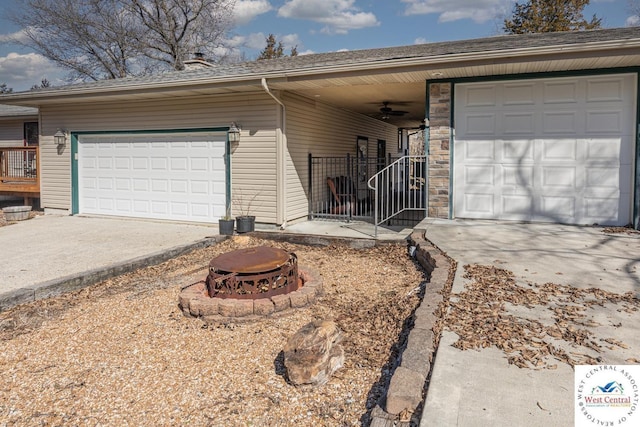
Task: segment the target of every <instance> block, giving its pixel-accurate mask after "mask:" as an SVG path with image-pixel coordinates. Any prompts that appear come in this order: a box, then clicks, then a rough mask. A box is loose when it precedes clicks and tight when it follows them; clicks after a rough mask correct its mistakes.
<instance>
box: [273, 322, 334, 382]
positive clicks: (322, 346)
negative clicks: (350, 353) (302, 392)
mask: <svg viewBox="0 0 640 427" xmlns="http://www.w3.org/2000/svg"><path fill="white" fill-rule="evenodd" d="M340 341H342V332H340V330H339V329H338V327H337V326H336V324H335V323H334V322H331V321H321V320H318V321H315V322H311V323H308V324H306V325H304V326H303V327H302V328H300V330H298V332H296V333H295V334H294V335H293V336H292V337H291V338H289V341H288V342H287V344H286V345H285V347H284V365H285V367H286V368H287V374H288V376H289V381H291V383H292V384H294V385H303V384H311V385H322V384H325V383H326V382H327V381H329V378H330V377H331V375H332V374H333V373H334V372H335V371H337V370H338V369H340V368H341V367H342V365H343V364H344V350H343V349H342V346H341V345H340Z"/></svg>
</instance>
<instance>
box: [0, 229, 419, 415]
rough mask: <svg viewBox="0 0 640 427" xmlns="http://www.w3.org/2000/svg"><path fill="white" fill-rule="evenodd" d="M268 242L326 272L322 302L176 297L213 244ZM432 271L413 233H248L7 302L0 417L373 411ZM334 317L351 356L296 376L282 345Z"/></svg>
mask: <svg viewBox="0 0 640 427" xmlns="http://www.w3.org/2000/svg"><path fill="white" fill-rule="evenodd" d="M263 244H268V245H271V246H275V247H280V248H283V249H285V250H291V251H294V252H295V253H296V254H297V255H298V259H299V262H300V266H301V268H304V266H308V267H311V268H314V269H316V270H317V271H318V272H320V273H321V275H322V276H323V280H324V290H325V295H324V296H323V297H322V298H320V300H319V301H318V302H317V303H316V304H315V305H313V306H310V307H307V308H304V309H299V310H295V311H290V312H288V314H286V315H284V316H280V317H274V318H268V319H264V320H260V321H257V322H255V323H247V324H239V325H230V326H223V325H220V326H206V325H205V324H204V323H203V322H202V321H201V320H199V319H191V318H187V317H184V316H183V314H182V312H181V311H180V309H179V308H178V294H179V292H180V288H181V287H182V286H185V285H188V284H191V283H193V282H195V281H198V280H201V279H204V277H205V276H206V273H207V265H208V263H209V261H210V260H211V258H213V257H214V256H216V255H218V254H220V253H223V252H227V251H230V250H235V249H240V248H244V247H251V246H257V245H263ZM424 280H425V279H424V274H423V272H422V271H421V270H420V269H419V268H418V267H417V266H416V264H415V263H414V262H413V260H412V259H410V258H409V257H408V256H407V248H406V245H405V244H404V243H399V244H392V245H384V246H379V247H376V248H371V249H362V250H355V249H350V248H347V247H345V246H329V247H311V246H302V245H294V244H289V243H283V242H272V241H264V240H258V239H256V238H253V237H247V236H242V237H237V238H234V239H231V240H227V241H225V242H223V243H221V244H219V245H216V246H214V247H210V248H206V249H200V250H197V251H194V252H192V253H190V254H188V255H185V256H181V257H178V258H175V259H173V260H171V261H168V262H165V263H163V264H160V265H158V266H153V267H148V268H145V269H141V270H138V271H136V272H133V273H129V274H126V275H123V276H119V277H117V278H114V279H111V280H108V281H105V282H102V283H100V284H98V285H95V286H92V287H90V288H87V289H84V290H82V291H79V292H76V293H73V294H67V295H64V296H61V297H57V298H52V299H49V300H43V301H38V302H35V303H31V304H27V305H23V306H20V307H15V308H13V309H11V310H9V311H6V312H3V313H0V339H1V340H2V348H1V350H0V372H1V375H0V425H16V426H18V425H28V426H32V425H76V426H84V425H88V426H94V425H117V426H126V425H131V426H141V425H152V426H167V425H197V426H200V425H210V426H288V425H291V426H293V425H295V426H323V425H324V426H355V425H361V424H362V423H364V424H365V425H366V424H367V421H368V417H369V413H370V410H371V409H372V408H373V407H374V406H375V404H376V403H377V401H378V399H379V397H380V396H381V394H382V393H383V391H384V388H385V386H386V385H387V383H388V381H389V379H390V374H391V373H392V372H390V368H392V366H393V363H394V360H395V359H396V357H397V355H398V350H399V348H398V346H399V345H401V344H402V341H403V339H404V337H405V336H406V333H407V332H408V329H409V328H408V326H410V325H409V321H408V319H410V317H411V313H412V311H413V310H414V309H415V308H416V306H417V305H418V304H419V296H420V294H421V292H420V291H421V287H420V285H421V284H423V281H424ZM315 319H333V320H335V321H336V322H337V324H338V326H339V327H340V328H341V330H342V331H343V332H344V335H345V340H344V341H343V346H344V349H345V366H344V367H343V368H342V369H340V370H338V371H337V372H336V374H335V376H334V377H333V378H332V379H331V380H330V381H329V383H327V384H326V385H324V386H321V387H319V388H309V387H307V388H295V387H293V386H291V385H289V384H288V383H287V381H286V374H285V370H284V366H283V360H282V353H281V351H282V349H283V347H284V345H285V343H286V341H287V339H288V338H289V337H290V336H291V335H293V334H294V333H295V332H296V331H297V330H298V329H299V328H300V327H301V326H303V325H304V324H306V323H308V322H310V321H312V320H315Z"/></svg>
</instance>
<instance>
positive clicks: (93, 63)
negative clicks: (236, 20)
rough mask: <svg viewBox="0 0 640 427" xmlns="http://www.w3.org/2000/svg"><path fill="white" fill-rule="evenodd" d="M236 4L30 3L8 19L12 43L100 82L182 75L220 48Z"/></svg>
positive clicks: (152, 0)
mask: <svg viewBox="0 0 640 427" xmlns="http://www.w3.org/2000/svg"><path fill="white" fill-rule="evenodd" d="M234 1H235V0H26V1H24V2H23V3H21V7H20V8H19V9H16V10H14V11H12V12H9V13H8V17H9V19H11V20H12V21H13V22H14V23H16V24H18V25H20V26H22V27H23V33H24V37H22V38H16V39H15V40H14V42H17V43H20V44H22V45H25V46H28V47H30V48H32V49H34V50H35V51H36V52H38V53H40V54H41V55H43V56H45V57H46V58H48V59H50V60H52V61H54V62H56V63H57V64H58V65H61V66H62V67H64V68H66V69H68V70H69V71H70V75H69V77H70V78H71V79H82V80H100V79H104V78H107V79H113V78H119V77H126V76H135V75H143V74H147V73H149V72H151V71H152V70H162V69H170V68H173V69H178V70H180V69H182V68H184V63H183V61H184V60H185V59H186V58H187V56H188V55H190V54H192V53H193V52H195V51H196V50H197V51H200V52H206V53H211V54H210V55H209V57H211V58H215V55H214V54H213V53H214V49H215V47H218V46H219V45H220V43H222V39H223V36H224V34H225V33H226V31H227V30H228V28H229V25H230V22H231V21H230V16H231V12H232V9H233V4H234Z"/></svg>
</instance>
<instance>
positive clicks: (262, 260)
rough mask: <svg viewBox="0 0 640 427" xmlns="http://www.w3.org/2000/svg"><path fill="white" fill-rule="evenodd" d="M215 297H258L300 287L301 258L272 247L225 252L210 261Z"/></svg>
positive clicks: (211, 293) (211, 291) (211, 290)
mask: <svg viewBox="0 0 640 427" xmlns="http://www.w3.org/2000/svg"><path fill="white" fill-rule="evenodd" d="M206 285H207V290H208V292H209V296H210V297H212V298H234V299H258V298H268V297H271V296H274V295H280V294H287V293H290V292H293V291H295V290H298V288H300V287H301V286H302V281H301V280H300V279H299V277H298V257H297V256H296V254H294V253H293V252H287V251H284V250H282V249H278V248H272V247H269V246H258V247H255V248H247V249H239V250H236V251H232V252H227V253H224V254H222V255H220V256H217V257H216V258H214V259H212V260H211V262H210V263H209V275H208V276H207V280H206Z"/></svg>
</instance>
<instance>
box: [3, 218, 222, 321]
mask: <svg viewBox="0 0 640 427" xmlns="http://www.w3.org/2000/svg"><path fill="white" fill-rule="evenodd" d="M217 235H218V227H217V224H216V226H207V225H194V224H181V223H173V222H161V221H138V220H133V219H118V218H98V217H82V216H58V215H43V216H37V217H35V218H33V219H31V220H28V221H21V222H18V223H16V224H12V225H9V226H6V227H0V248H1V249H0V251H1V256H0V310H2V309H3V308H7V307H10V306H13V305H16V304H20V303H23V302H27V301H32V300H34V299H40V298H46V297H47V296H50V295H55V294H58V293H61V292H65V291H68V290H73V289H77V288H80V287H83V286H86V285H87V284H90V283H95V282H97V281H99V280H102V279H104V278H106V277H110V276H109V275H110V274H113V273H118V272H120V273H122V272H124V271H130V270H131V269H133V268H135V267H136V266H137V267H141V266H144V265H148V264H150V263H157V262H161V261H164V260H166V259H168V258H171V257H173V256H176V255H177V254H179V253H181V252H183V251H186V250H188V249H189V248H195V247H198V246H202V245H205V244H209V243H212V242H214V241H215V239H206V238H207V237H210V236H217Z"/></svg>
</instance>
